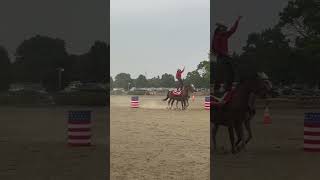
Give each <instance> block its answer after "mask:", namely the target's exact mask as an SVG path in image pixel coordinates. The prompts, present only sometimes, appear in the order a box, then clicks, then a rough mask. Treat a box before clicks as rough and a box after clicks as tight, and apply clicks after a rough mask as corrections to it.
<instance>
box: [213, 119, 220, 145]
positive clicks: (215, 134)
mask: <svg viewBox="0 0 320 180" xmlns="http://www.w3.org/2000/svg"><path fill="white" fill-rule="evenodd" d="M218 129H219V125H216V124H214V125H213V128H212V141H213V150H216V149H217V140H216V136H217V132H218Z"/></svg>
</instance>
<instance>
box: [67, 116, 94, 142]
mask: <svg viewBox="0 0 320 180" xmlns="http://www.w3.org/2000/svg"><path fill="white" fill-rule="evenodd" d="M68 144H69V145H72V146H90V145H91V111H69V117H68Z"/></svg>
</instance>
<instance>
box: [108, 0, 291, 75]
mask: <svg viewBox="0 0 320 180" xmlns="http://www.w3.org/2000/svg"><path fill="white" fill-rule="evenodd" d="M286 3H287V0H268V1H265V0H242V1H241V2H240V1H235V0H215V1H211V4H210V1H209V0H161V1H160V0H135V1H132V0H111V32H110V35H111V37H110V38H111V39H110V40H111V75H112V76H113V77H114V76H115V75H116V74H118V73H120V72H128V73H130V74H131V75H132V77H133V78H136V77H137V76H138V75H139V74H144V75H145V74H147V78H151V77H154V76H156V75H161V74H164V73H170V74H174V73H175V71H176V69H177V68H178V67H182V66H183V65H185V66H186V71H187V72H188V71H192V70H194V69H195V68H196V66H197V64H199V62H200V61H202V60H204V59H207V57H208V55H207V53H208V51H209V44H210V21H211V23H212V25H214V24H215V23H216V22H217V21H221V22H224V23H225V24H226V25H228V26H229V25H232V24H233V22H234V20H235V19H236V18H237V16H238V15H242V16H244V18H243V21H242V22H241V23H240V25H239V29H238V31H237V32H236V34H234V36H233V37H232V38H231V39H230V51H231V52H232V51H236V52H241V47H242V46H244V45H245V42H246V39H247V35H248V34H249V33H251V32H259V31H261V30H263V29H265V28H268V27H271V26H272V25H274V24H275V23H277V21H278V19H279V18H278V14H279V12H280V11H281V10H282V8H283V7H284V6H285V5H286ZM210 5H211V18H210V8H209V7H210ZM213 28H214V26H213ZM185 75H186V73H185Z"/></svg>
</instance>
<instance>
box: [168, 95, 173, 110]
mask: <svg viewBox="0 0 320 180" xmlns="http://www.w3.org/2000/svg"><path fill="white" fill-rule="evenodd" d="M171 100H172V99H171V98H170V99H169V101H168V109H169V107H170V102H171Z"/></svg>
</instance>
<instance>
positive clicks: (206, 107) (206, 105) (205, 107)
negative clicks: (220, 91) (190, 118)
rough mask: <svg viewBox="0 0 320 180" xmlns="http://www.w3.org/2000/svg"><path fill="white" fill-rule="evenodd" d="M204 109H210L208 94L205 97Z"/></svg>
mask: <svg viewBox="0 0 320 180" xmlns="http://www.w3.org/2000/svg"><path fill="white" fill-rule="evenodd" d="M204 109H206V110H210V96H206V97H205V99H204Z"/></svg>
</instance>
